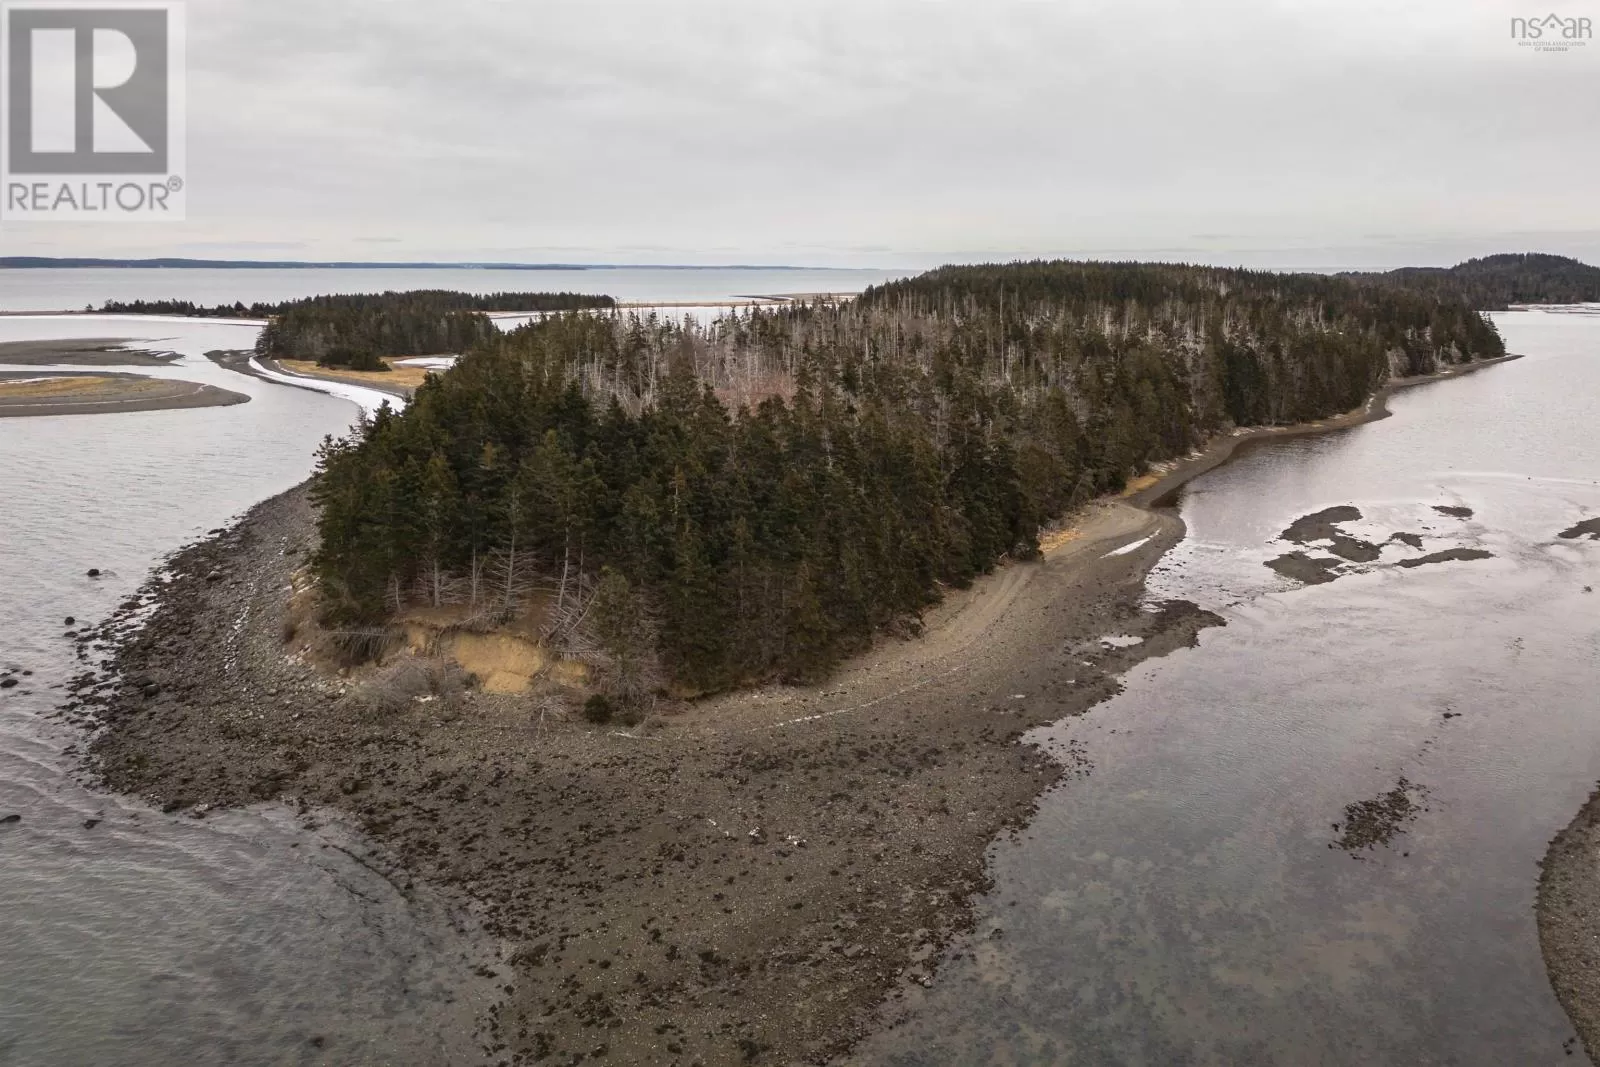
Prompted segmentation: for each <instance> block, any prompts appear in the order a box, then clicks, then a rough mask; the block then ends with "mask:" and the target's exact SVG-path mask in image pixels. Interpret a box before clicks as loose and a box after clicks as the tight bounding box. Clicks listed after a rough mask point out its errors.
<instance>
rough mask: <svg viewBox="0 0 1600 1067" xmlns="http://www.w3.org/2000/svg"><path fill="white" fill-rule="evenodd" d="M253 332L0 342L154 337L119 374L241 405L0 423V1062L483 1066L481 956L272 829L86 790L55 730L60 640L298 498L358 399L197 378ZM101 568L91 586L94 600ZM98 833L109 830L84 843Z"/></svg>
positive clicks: (277, 822)
mask: <svg viewBox="0 0 1600 1067" xmlns="http://www.w3.org/2000/svg"><path fill="white" fill-rule="evenodd" d="M255 329H256V328H255V327H248V326H226V325H218V324H213V323H206V324H195V323H181V322H180V323H172V322H165V323H159V324H157V323H148V322H138V321H126V320H122V321H118V320H108V319H92V320H91V319H82V320H71V321H69V322H66V323H63V322H62V321H60V320H41V319H13V318H6V319H0V341H6V340H23V339H28V338H33V337H61V336H84V337H107V336H141V335H143V336H149V335H151V334H159V335H160V336H161V337H163V338H164V340H162V341H160V342H159V343H158V344H156V345H154V347H160V348H166V349H173V350H177V351H180V352H183V353H185V354H186V358H185V359H184V360H183V362H182V363H181V364H179V365H176V366H172V367H161V368H146V367H130V368H126V369H128V370H132V371H135V372H137V373H147V374H155V375H159V376H163V377H167V376H170V377H182V378H188V379H191V380H194V381H204V382H209V383H211V384H215V385H220V386H222V387H224V388H228V389H232V390H235V391H237V392H242V393H246V394H248V395H250V397H251V401H250V403H248V404H243V405H239V406H236V407H225V408H201V409H194V410H186V411H154V412H123V413H118V414H113V415H92V416H52V417H40V418H28V419H0V591H3V594H4V595H3V596H0V666H9V667H16V668H18V669H26V670H31V671H32V672H33V674H32V675H31V676H30V677H27V678H24V679H23V684H22V685H20V686H18V687H17V688H14V689H10V690H4V691H0V816H5V815H10V814H17V815H21V816H22V821H21V822H20V823H16V824H12V825H0V1064H5V1065H10V1064H16V1065H23V1064H27V1065H34V1064H91V1063H92V1064H151V1065H155V1064H172V1063H184V1062H189V1063H239V1064H296V1063H308V1064H309V1063H405V1064H413V1063H416V1064H423V1063H471V1062H477V1061H478V1060H480V1059H482V1057H481V1056H479V1055H478V1049H479V1045H478V1043H477V1041H476V1040H475V1032H476V1028H477V1016H478V1013H479V1012H480V1010H481V1009H483V1008H484V1007H485V1005H486V1004H487V1002H488V1001H489V998H490V996H491V995H492V990H491V989H490V988H489V984H488V983H487V982H486V981H485V980H484V979H482V978H479V977H477V976H476V975H475V974H473V973H472V970H471V968H472V967H473V966H474V965H476V964H477V963H478V962H479V961H480V959H481V958H483V957H484V956H485V955H486V954H488V953H490V952H492V949H493V946H492V945H490V944H488V943H487V942H486V941H484V940H483V939H482V938H481V937H477V936H475V935H474V934H472V933H471V929H470V922H468V921H467V920H466V919H465V918H464V917H462V916H457V915H454V914H452V913H451V912H449V911H448V910H447V909H446V908H445V907H443V906H442V905H441V904H439V903H438V902H435V901H432V900H430V899H429V898H427V897H426V896H425V895H424V896H420V897H418V896H415V895H413V896H411V897H409V898H408V897H407V896H405V895H402V894H401V893H400V892H399V891H398V890H397V889H396V888H395V886H394V885H392V884H391V883H390V882H388V881H387V880H386V879H385V878H383V877H382V876H381V875H380V874H379V873H377V872H376V871H374V870H371V869H369V868H368V867H367V866H365V865H363V863H361V862H358V861H357V860H356V859H355V858H354V857H353V856H352V855H350V854H348V853H347V852H346V851H344V850H345V849H351V850H352V851H356V852H358V853H359V852H360V850H361V849H360V845H359V842H358V841H357V840H356V839H355V838H354V837H353V835H349V834H346V833H343V832H341V831H340V830H339V829H338V828H337V827H334V828H330V829H327V830H325V831H321V832H318V833H316V834H312V833H307V832H306V831H305V830H303V829H300V828H299V827H298V826H297V825H296V824H295V822H294V820H293V819H292V818H290V817H289V816H288V815H287V813H286V812H284V811H282V810H281V809H275V808H270V807H264V808H262V809H261V810H258V811H252V812H240V813H230V814H227V815H224V816H213V817H211V818H207V819H204V820H197V819H193V818H187V817H178V816H170V815H163V814H161V813H159V812H157V811H154V810H152V809H151V808H149V807H147V806H145V805H142V804H140V803H139V802H138V801H137V800H136V799H132V798H118V797H114V796H109V795H107V794H105V793H103V792H100V791H98V790H94V789H92V788H89V787H87V786H86V785H85V784H84V783H83V782H82V781H81V780H80V776H79V774H78V770H77V766H78V764H77V758H76V755H75V754H74V753H73V752H72V751H69V750H70V749H72V748H73V747H74V746H76V745H81V743H82V735H81V734H80V733H79V732H78V731H76V730H74V729H71V728H68V727H66V726H63V725H61V724H59V723H57V722H55V721H53V720H52V718H51V713H52V711H53V710H54V709H55V708H56V706H57V705H58V704H59V703H60V701H61V699H62V696H63V694H62V691H61V686H62V685H63V684H64V683H65V682H66V681H67V679H68V678H69V677H71V676H72V675H74V674H76V673H77V672H78V671H79V670H81V669H82V666H83V665H82V664H80V663H79V662H78V661H77V660H76V657H75V653H74V643H73V641H72V640H71V639H70V638H67V637H65V636H64V631H65V630H67V629H69V627H67V626H65V625H64V619H65V617H66V616H69V615H70V616H75V617H76V618H77V619H78V620H79V621H80V625H86V624H90V623H93V622H97V621H99V620H100V619H102V618H104V617H105V616H106V615H108V614H110V613H111V612H112V611H113V610H114V609H115V608H116V606H117V605H118V604H120V603H121V602H122V601H123V600H125V599H126V598H127V597H128V596H130V595H131V594H132V593H133V592H134V591H135V590H136V589H137V588H138V587H139V585H140V584H141V583H142V582H143V581H144V579H145V577H146V575H147V573H148V571H149V570H150V568H151V567H152V566H153V565H154V564H155V563H156V562H157V561H158V560H159V559H160V558H161V557H163V556H165V555H166V554H167V553H168V552H170V551H172V550H173V549H175V548H176V547H178V546H179V545H180V544H182V543H183V542H185V541H188V540H191V539H193V538H194V537H196V536H199V535H202V534H204V533H205V532H206V531H207V530H208V529H210V528H213V527H216V526H220V525H222V524H224V523H225V522H226V521H227V520H228V519H229V518H230V517H232V516H234V515H236V514H238V513H239V512H241V511H243V510H244V509H245V508H247V507H249V506H250V505H251V504H253V503H255V502H256V501H258V500H261V499H263V498H265V497H267V496H269V495H271V494H273V493H276V492H279V491H281V490H284V489H287V488H289V487H290V486H292V485H294V484H296V483H298V482H300V481H301V480H303V479H304V478H305V476H306V474H307V473H308V471H309V468H310V462H311V455H312V452H313V450H314V448H315V447H316V445H317V443H318V442H319V441H320V440H321V439H322V437H323V436H324V435H325V434H330V433H333V434H338V433H342V432H343V431H344V430H346V429H347V428H348V427H349V426H350V424H351V422H352V420H353V419H354V417H355V415H356V412H357V409H356V407H355V406H354V405H352V404H351V403H349V402H347V401H345V400H339V399H334V398H333V397H328V396H321V395H318V394H316V393H312V392H308V391H306V390H303V389H289V388H284V387H281V386H277V385H272V384H270V383H267V382H260V381H256V380H254V379H250V378H247V377H244V376H241V375H237V374H234V373H231V372H228V371H224V370H222V369H220V368H218V367H216V366H214V365H213V364H211V363H210V362H209V361H207V360H205V359H203V358H199V357H200V355H201V353H203V352H204V351H206V350H208V349H212V348H232V347H247V346H248V345H250V344H251V343H252V342H253V340H254V336H255ZM91 567H94V568H98V569H100V570H101V572H102V576H101V577H100V578H98V579H90V578H88V577H86V572H87V571H88V569H89V568H91ZM88 820H100V821H99V822H98V824H96V825H94V826H92V827H90V826H86V825H85V823H86V821H88Z"/></svg>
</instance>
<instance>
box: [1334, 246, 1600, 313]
mask: <svg viewBox="0 0 1600 1067" xmlns="http://www.w3.org/2000/svg"><path fill="white" fill-rule="evenodd" d="M1340 277H1342V278H1347V279H1349V280H1351V281H1354V282H1358V283H1361V284H1368V285H1382V286H1387V287H1391V288H1397V289H1409V290H1411V291H1412V292H1417V293H1423V294H1425V295H1428V296H1432V297H1436V298H1438V299H1443V300H1460V301H1463V302H1465V303H1466V304H1468V305H1469V306H1471V307H1474V308H1477V309H1479V310H1480V311H1504V310H1506V309H1507V308H1508V307H1510V306H1511V305H1512V304H1585V303H1593V302H1596V301H1600V267H1591V266H1589V265H1588V264H1587V263H1581V262H1579V261H1578V260H1576V259H1568V258H1567V257H1566V256H1551V255H1545V254H1543V253H1540V252H1518V253H1511V254H1506V255H1499V256H1485V257H1484V258H1482V259H1469V260H1467V261H1466V262H1465V263H1458V264H1457V265H1456V266H1454V267H1403V268H1401V269H1400V270H1391V271H1388V272H1386V273H1383V274H1367V273H1349V274H1342V275H1340Z"/></svg>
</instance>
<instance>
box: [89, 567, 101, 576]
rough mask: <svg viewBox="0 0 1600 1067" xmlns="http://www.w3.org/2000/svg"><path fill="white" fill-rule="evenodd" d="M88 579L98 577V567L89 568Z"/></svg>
mask: <svg viewBox="0 0 1600 1067" xmlns="http://www.w3.org/2000/svg"><path fill="white" fill-rule="evenodd" d="M89 577H91V578H98V577H100V568H99V567H90V568H89Z"/></svg>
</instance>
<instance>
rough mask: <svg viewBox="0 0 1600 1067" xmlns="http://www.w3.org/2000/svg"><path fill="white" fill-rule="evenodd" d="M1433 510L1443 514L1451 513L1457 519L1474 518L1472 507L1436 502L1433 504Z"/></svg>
mask: <svg viewBox="0 0 1600 1067" xmlns="http://www.w3.org/2000/svg"><path fill="white" fill-rule="evenodd" d="M1433 510H1434V511H1437V512H1438V513H1439V514H1441V515H1449V516H1451V517H1452V518H1456V519H1470V518H1472V509H1471V508H1461V507H1454V506H1452V505H1450V504H1435V505H1434V506H1433Z"/></svg>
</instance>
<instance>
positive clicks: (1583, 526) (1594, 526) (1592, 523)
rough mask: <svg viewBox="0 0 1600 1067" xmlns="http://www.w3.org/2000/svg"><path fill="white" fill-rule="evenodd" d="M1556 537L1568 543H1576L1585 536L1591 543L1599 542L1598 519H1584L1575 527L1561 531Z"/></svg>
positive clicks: (1599, 528) (1599, 527)
mask: <svg viewBox="0 0 1600 1067" xmlns="http://www.w3.org/2000/svg"><path fill="white" fill-rule="evenodd" d="M1557 536H1558V537H1564V538H1566V539H1567V540H1568V541H1576V540H1577V539H1578V538H1580V537H1585V536H1587V537H1588V538H1589V540H1591V541H1600V517H1596V518H1593V519H1584V520H1583V521H1582V522H1580V523H1578V524H1577V525H1576V526H1573V527H1571V528H1570V529H1566V530H1562V531H1561V533H1559V534H1558V535H1557Z"/></svg>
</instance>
